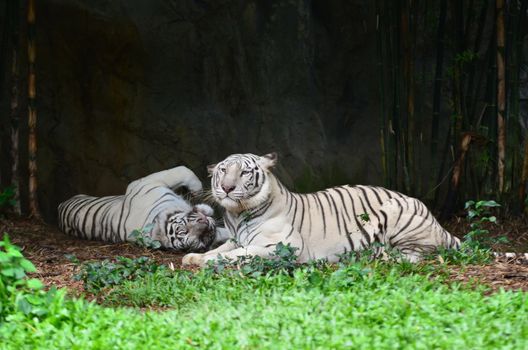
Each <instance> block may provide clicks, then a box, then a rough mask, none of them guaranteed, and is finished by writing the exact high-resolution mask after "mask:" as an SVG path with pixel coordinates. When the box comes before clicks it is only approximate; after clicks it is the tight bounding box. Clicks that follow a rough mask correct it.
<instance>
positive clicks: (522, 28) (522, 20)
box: [515, 0, 528, 211]
mask: <svg viewBox="0 0 528 350" xmlns="http://www.w3.org/2000/svg"><path fill="white" fill-rule="evenodd" d="M527 7H528V1H527V0H524V1H522V2H521V8H520V11H519V17H518V19H517V21H518V22H517V28H516V31H517V41H516V43H515V45H516V46H517V50H516V51H517V55H518V57H517V62H518V63H519V64H520V63H521V59H522V46H523V37H524V34H525V33H526V32H527V31H526V22H527V21H526V19H527V18H526V10H527ZM518 77H519V76H518V75H517V78H518ZM517 84H519V81H518V80H517ZM517 87H518V85H517ZM519 98H520V96H519V90H517V99H519ZM519 118H520V114H519ZM518 122H520V120H518ZM527 186H528V131H526V132H525V135H524V152H523V155H522V167H521V180H520V183H519V198H518V201H519V204H520V207H521V208H522V211H526V208H527V207H528V205H527V203H526V188H527Z"/></svg>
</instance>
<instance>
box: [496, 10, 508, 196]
mask: <svg viewBox="0 0 528 350" xmlns="http://www.w3.org/2000/svg"><path fill="white" fill-rule="evenodd" d="M496 10H497V29H496V30H497V152H498V153H497V165H498V167H497V180H498V192H499V194H502V192H503V191H504V160H505V157H506V121H505V118H504V110H505V106H506V103H505V102H506V93H505V84H504V0H497V2H496Z"/></svg>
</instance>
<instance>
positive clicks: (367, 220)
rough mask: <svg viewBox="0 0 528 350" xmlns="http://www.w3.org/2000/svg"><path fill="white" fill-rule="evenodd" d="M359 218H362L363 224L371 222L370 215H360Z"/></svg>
mask: <svg viewBox="0 0 528 350" xmlns="http://www.w3.org/2000/svg"><path fill="white" fill-rule="evenodd" d="M357 217H358V218H360V219H361V221H363V222H369V221H370V216H369V214H368V213H363V214H359V215H358V216H357Z"/></svg>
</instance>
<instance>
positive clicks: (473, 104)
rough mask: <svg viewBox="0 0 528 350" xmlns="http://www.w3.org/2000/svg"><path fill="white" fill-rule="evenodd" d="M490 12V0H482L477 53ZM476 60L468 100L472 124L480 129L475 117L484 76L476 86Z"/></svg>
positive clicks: (471, 69) (474, 46) (468, 85)
mask: <svg viewBox="0 0 528 350" xmlns="http://www.w3.org/2000/svg"><path fill="white" fill-rule="evenodd" d="M487 14H488V1H483V2H482V8H481V9H480V14H479V19H478V26H477V33H476V36H475V42H474V45H473V52H475V53H477V52H479V50H480V44H481V42H482V36H483V33H484V28H485V26H486V17H487ZM476 66H477V64H476V62H471V65H470V69H469V78H468V84H467V89H466V96H467V97H466V101H467V102H468V103H469V104H470V106H469V108H468V112H467V115H468V118H469V120H470V124H471V125H474V127H475V130H477V129H478V125H476V124H475V123H474V121H475V120H474V118H475V114H476V108H477V101H478V100H479V99H478V89H479V87H480V84H481V83H482V77H483V74H481V75H480V76H479V79H478V83H477V86H476V87H475V86H474V82H475V74H476Z"/></svg>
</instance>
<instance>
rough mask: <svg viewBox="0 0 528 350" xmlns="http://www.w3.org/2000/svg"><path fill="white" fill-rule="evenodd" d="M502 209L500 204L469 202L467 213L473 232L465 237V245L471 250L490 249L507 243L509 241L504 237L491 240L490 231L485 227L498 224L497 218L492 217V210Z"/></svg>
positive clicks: (466, 207) (490, 201)
mask: <svg viewBox="0 0 528 350" xmlns="http://www.w3.org/2000/svg"><path fill="white" fill-rule="evenodd" d="M497 207H500V204H499V203H497V202H495V201H493V200H489V201H478V202H475V201H467V202H466V204H465V209H466V211H467V218H468V220H469V222H470V228H471V231H469V232H468V233H467V234H466V235H465V236H464V239H465V243H466V244H467V245H469V246H470V247H471V248H475V249H478V248H486V249H487V248H490V247H491V245H492V244H496V243H507V242H508V241H507V239H506V238H505V237H503V236H501V237H497V238H491V237H490V236H489V230H487V229H486V228H485V227H484V225H485V224H486V223H493V224H495V223H497V218H496V217H495V216H493V215H491V208H497Z"/></svg>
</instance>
